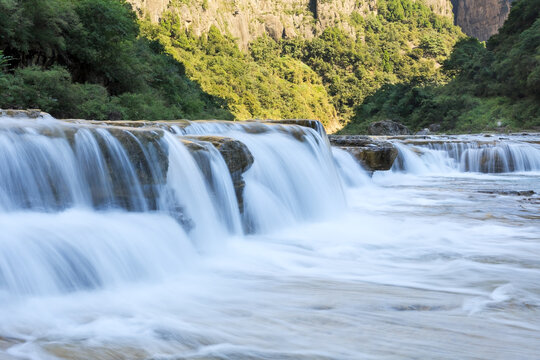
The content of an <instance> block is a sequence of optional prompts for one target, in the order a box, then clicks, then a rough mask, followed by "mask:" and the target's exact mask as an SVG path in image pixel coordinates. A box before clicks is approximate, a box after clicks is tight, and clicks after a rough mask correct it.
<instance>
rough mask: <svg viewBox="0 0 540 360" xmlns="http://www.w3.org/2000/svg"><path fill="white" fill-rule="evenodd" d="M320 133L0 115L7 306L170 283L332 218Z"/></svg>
mask: <svg viewBox="0 0 540 360" xmlns="http://www.w3.org/2000/svg"><path fill="white" fill-rule="evenodd" d="M304 125H305V124H304ZM321 129H322V127H320V124H319V123H318V122H314V123H313V124H311V123H308V124H307V126H298V125H295V124H288V123H283V124H268V123H264V122H248V123H234V122H217V121H205V122H188V121H176V122H155V123H152V122H122V121H121V122H97V121H82V120H76V121H60V120H56V119H53V118H52V117H50V116H48V115H44V114H42V115H40V116H37V117H34V118H30V117H25V116H20V115H18V116H16V117H14V116H7V115H6V114H3V115H1V116H0V169H1V171H0V224H1V225H2V229H3V230H2V232H1V234H0V293H6V294H8V295H16V294H19V295H21V294H49V293H51V294H53V293H63V292H69V291H74V290H80V289H92V288H99V287H106V286H112V285H114V284H121V283H123V282H126V281H138V280H142V279H148V278H153V277H160V276H166V275H167V274H168V275H170V274H174V273H176V272H178V271H180V270H181V268H182V267H183V266H184V265H185V264H186V263H189V258H193V257H196V256H197V254H198V253H201V252H205V251H212V249H214V248H215V247H219V246H220V245H219V244H220V243H221V242H223V241H225V240H226V239H227V237H229V236H235V235H243V234H244V233H246V232H249V233H255V232H257V233H261V232H270V231H275V230H279V229H281V228H282V227H283V226H288V225H292V224H294V223H297V222H302V221H309V220H314V219H319V218H321V217H327V216H334V215H335V214H336V213H339V212H340V211H342V210H343V209H344V208H345V198H344V194H343V189H342V183H341V177H340V175H339V174H338V170H337V168H336V166H335V161H334V157H333V155H332V152H331V151H330V147H329V144H328V141H327V139H326V135H325V134H324V129H322V130H321ZM21 263H24V264H25V267H24V268H21V266H20V264H21Z"/></svg>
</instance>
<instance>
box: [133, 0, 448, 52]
mask: <svg viewBox="0 0 540 360" xmlns="http://www.w3.org/2000/svg"><path fill="white" fill-rule="evenodd" d="M128 1H129V2H131V3H132V4H133V6H134V8H135V9H136V10H137V11H138V12H139V14H140V15H149V16H150V18H151V19H152V21H158V20H159V17H160V15H161V13H162V12H163V11H165V10H166V9H169V10H171V11H173V12H174V13H176V14H177V15H178V16H179V17H180V19H181V20H182V21H183V22H184V24H185V27H186V28H191V29H192V30H193V31H194V33H195V34H196V35H201V34H203V33H206V32H208V30H209V29H210V27H211V26H212V25H214V26H216V27H217V28H218V29H219V30H220V31H221V32H222V33H229V34H231V35H232V36H233V37H235V38H237V39H238V42H239V45H240V46H241V47H242V48H246V47H247V45H248V44H249V42H251V41H252V40H253V39H255V38H257V37H259V36H261V35H264V34H268V35H269V36H271V37H272V38H274V39H276V40H277V39H279V38H291V37H296V36H300V37H304V38H307V39H310V38H312V37H314V36H315V35H317V34H320V33H321V32H322V31H323V30H324V29H326V28H327V27H329V26H339V27H340V28H342V29H343V30H345V31H346V32H349V33H351V35H354V30H353V28H352V27H351V26H350V25H349V19H350V16H351V14H352V13H353V12H358V13H359V14H361V15H366V14H369V13H375V14H376V13H377V5H376V3H377V1H376V0H360V1H359V0H258V1H253V0H170V1H169V0H128ZM426 3H427V4H428V5H429V6H431V8H432V9H433V10H434V11H435V12H436V13H438V14H441V15H445V16H451V15H452V10H451V9H452V5H451V3H450V0H427V1H426Z"/></svg>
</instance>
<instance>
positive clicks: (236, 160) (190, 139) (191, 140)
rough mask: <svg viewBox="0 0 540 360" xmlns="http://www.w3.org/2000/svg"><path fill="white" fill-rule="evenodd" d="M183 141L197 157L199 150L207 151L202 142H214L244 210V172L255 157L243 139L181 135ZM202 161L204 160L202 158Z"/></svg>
mask: <svg viewBox="0 0 540 360" xmlns="http://www.w3.org/2000/svg"><path fill="white" fill-rule="evenodd" d="M181 139H182V142H183V143H184V145H186V147H187V148H188V150H189V151H190V152H191V153H192V154H194V156H195V157H197V156H198V155H197V152H200V151H206V148H205V147H204V145H201V143H200V142H206V143H210V144H212V145H213V146H214V147H215V148H216V149H217V150H218V151H219V152H220V154H221V156H222V157H223V160H224V161H225V164H227V168H228V169H229V172H230V174H231V178H232V181H233V185H234V190H235V193H236V199H237V201H238V207H239V209H240V211H241V212H242V211H243V209H244V196H243V194H244V188H245V186H246V183H245V181H244V178H243V174H244V173H245V172H246V171H247V170H248V169H249V168H250V167H251V165H253V162H254V158H253V155H252V154H251V152H250V151H249V149H248V147H247V146H246V145H245V144H244V143H243V142H241V141H239V140H235V139H232V138H228V137H223V136H185V137H181ZM200 163H201V164H202V163H203V161H202V159H201V161H200ZM203 168H204V165H203ZM203 172H204V169H203Z"/></svg>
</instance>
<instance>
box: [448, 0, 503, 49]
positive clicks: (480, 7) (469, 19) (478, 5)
mask: <svg viewBox="0 0 540 360" xmlns="http://www.w3.org/2000/svg"><path fill="white" fill-rule="evenodd" d="M512 1H513V0H452V5H453V8H454V9H453V10H454V22H455V24H456V25H459V26H460V27H461V28H462V29H463V32H465V33H466V34H467V35H469V36H474V37H476V38H478V40H481V41H486V40H487V39H489V38H490V37H491V36H492V35H494V34H496V33H497V32H498V31H499V28H500V27H501V26H502V25H503V24H504V22H505V20H506V18H507V17H508V14H509V13H510V6H511V4H512Z"/></svg>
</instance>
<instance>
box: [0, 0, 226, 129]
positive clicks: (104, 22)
mask: <svg viewBox="0 0 540 360" xmlns="http://www.w3.org/2000/svg"><path fill="white" fill-rule="evenodd" d="M0 94H1V96H0V108H40V109H42V110H44V111H47V112H50V113H52V114H53V115H55V116H57V117H64V118H66V117H79V118H88V119H175V118H211V117H218V118H232V116H231V114H230V113H229V112H228V111H227V110H226V104H225V102H224V101H223V100H221V99H219V98H216V97H213V96H209V95H207V94H205V93H204V92H203V91H202V90H201V89H200V87H199V86H198V84H196V83H194V82H192V81H191V80H190V79H189V78H188V77H187V76H186V75H185V69H184V67H183V65H182V64H181V63H179V62H177V61H176V60H174V59H173V58H172V57H171V56H170V55H168V54H167V53H165V51H164V49H163V47H162V46H161V45H160V44H159V43H157V42H153V41H150V40H147V39H145V38H144V37H140V36H139V25H138V22H137V19H136V16H135V14H134V12H133V11H132V10H131V7H130V6H129V5H128V4H127V3H126V2H125V1H124V0H46V1H44V0H0Z"/></svg>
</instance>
